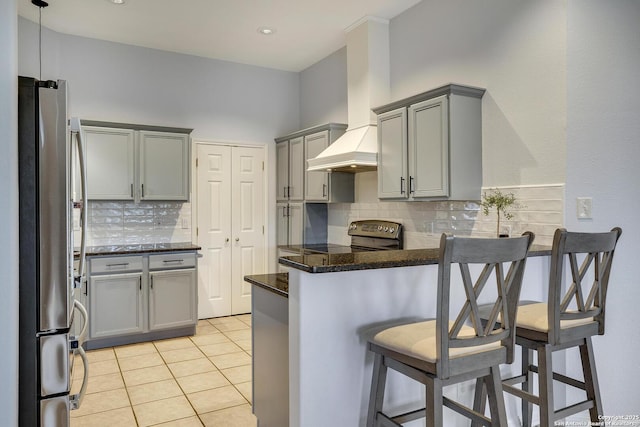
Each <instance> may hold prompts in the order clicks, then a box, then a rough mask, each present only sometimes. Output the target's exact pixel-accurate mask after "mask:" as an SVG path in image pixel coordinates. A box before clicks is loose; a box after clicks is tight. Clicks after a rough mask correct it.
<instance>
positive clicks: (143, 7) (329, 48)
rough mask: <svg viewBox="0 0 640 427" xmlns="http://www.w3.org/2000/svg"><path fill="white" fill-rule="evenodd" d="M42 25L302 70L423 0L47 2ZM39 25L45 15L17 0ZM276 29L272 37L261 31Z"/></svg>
mask: <svg viewBox="0 0 640 427" xmlns="http://www.w3.org/2000/svg"><path fill="white" fill-rule="evenodd" d="M47 1H48V3H49V6H48V7H46V8H44V9H42V25H43V26H44V27H47V28H50V29H52V30H54V31H57V32H59V33H64V34H71V35H76V36H82V37H90V38H96V39H101V40H108V41H113V42H118V43H125V44H130V45H135V46H143V47H149V48H154V49H160V50H166V51H170V52H179V53H185V54H189V55H196V56H202V57H207V58H216V59H221V60H226V61H232V62H238V63H242V64H250V65H256V66H260V67H267V68H274V69H279V70H285V71H294V72H298V71H302V70H304V69H305V68H307V67H309V66H310V65H313V64H314V63H316V62H318V61H319V60H321V59H323V58H325V57H326V56H328V55H330V54H331V53H333V52H335V51H336V50H338V49H340V48H342V47H343V46H345V44H346V41H345V29H347V28H348V27H349V26H350V25H352V24H354V23H355V22H357V21H359V20H360V19H362V18H363V17H366V16H375V17H378V18H385V19H391V18H393V17H394V16H396V15H398V14H400V13H401V12H403V11H405V10H407V9H408V8H410V7H411V6H413V5H415V4H417V3H419V2H420V0H125V4H123V5H115V4H113V3H111V1H110V0H47ZM18 14H19V15H20V16H23V17H25V18H27V19H29V20H31V21H34V22H38V19H39V18H38V15H39V9H38V7H36V6H34V5H33V4H32V3H31V1H30V0H19V1H18ZM259 27H270V28H273V29H275V33H274V34H272V35H269V36H265V35H262V34H260V33H259V32H258V28H259Z"/></svg>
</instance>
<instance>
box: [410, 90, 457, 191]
mask: <svg viewBox="0 0 640 427" xmlns="http://www.w3.org/2000/svg"><path fill="white" fill-rule="evenodd" d="M448 111H449V108H448V102H447V96H446V95H445V96H440V97H438V98H434V99H430V100H428V101H424V102H420V103H418V104H414V105H412V106H410V107H409V176H410V181H411V182H410V191H411V196H412V197H416V198H419V197H448V196H449V114H448Z"/></svg>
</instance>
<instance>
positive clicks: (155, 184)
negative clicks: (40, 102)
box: [83, 121, 191, 201]
mask: <svg viewBox="0 0 640 427" xmlns="http://www.w3.org/2000/svg"><path fill="white" fill-rule="evenodd" d="M87 123H89V124H88V125H87ZM190 132H191V130H190V129H176V128H156V127H150V126H142V125H127V124H121V123H107V122H87V121H83V135H84V141H85V145H86V168H87V193H88V198H89V200H134V201H140V200H174V201H187V200H188V199H189V175H190V151H189V149H190V138H189V133H190Z"/></svg>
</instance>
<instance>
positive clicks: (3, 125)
mask: <svg viewBox="0 0 640 427" xmlns="http://www.w3.org/2000/svg"><path fill="white" fill-rule="evenodd" d="M17 14H18V11H17V0H6V1H1V2H0V48H1V50H2V55H0V151H2V156H0V183H2V185H1V186H0V200H2V203H0V223H2V227H0V242H1V243H0V324H1V325H2V330H1V331H0V342H1V343H2V351H1V352H0V414H2V420H3V421H2V422H3V423H5V425H7V426H16V425H18V400H17V395H18V138H17V129H18V115H17V102H16V99H17V98H18V85H17V83H18V82H17V78H16V76H17V69H18V40H17V36H18V28H17V19H16V17H17V16H18V15H17Z"/></svg>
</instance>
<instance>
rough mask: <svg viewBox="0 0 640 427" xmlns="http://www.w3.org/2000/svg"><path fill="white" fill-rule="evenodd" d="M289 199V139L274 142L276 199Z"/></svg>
mask: <svg viewBox="0 0 640 427" xmlns="http://www.w3.org/2000/svg"><path fill="white" fill-rule="evenodd" d="M288 199H289V141H286V142H280V143H278V144H276V200H278V201H282V200H288Z"/></svg>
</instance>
